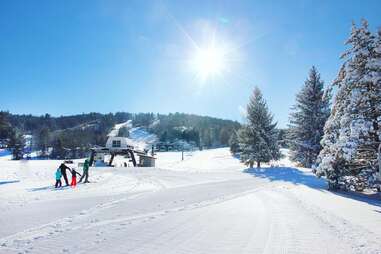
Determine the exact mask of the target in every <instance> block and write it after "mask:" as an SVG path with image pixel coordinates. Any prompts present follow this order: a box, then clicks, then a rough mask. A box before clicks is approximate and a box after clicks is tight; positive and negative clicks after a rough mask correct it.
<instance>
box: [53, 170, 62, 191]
mask: <svg viewBox="0 0 381 254" xmlns="http://www.w3.org/2000/svg"><path fill="white" fill-rule="evenodd" d="M61 176H62V174H61V169H60V168H57V171H56V184H55V187H56V188H58V187H62V182H61Z"/></svg>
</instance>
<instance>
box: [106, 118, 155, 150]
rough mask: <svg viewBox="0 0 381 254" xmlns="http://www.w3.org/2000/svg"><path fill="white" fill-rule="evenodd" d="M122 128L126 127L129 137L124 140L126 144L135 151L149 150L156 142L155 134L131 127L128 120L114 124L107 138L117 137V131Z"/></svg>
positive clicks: (130, 122)
mask: <svg viewBox="0 0 381 254" xmlns="http://www.w3.org/2000/svg"><path fill="white" fill-rule="evenodd" d="M123 127H126V128H128V130H129V134H130V136H129V138H126V139H127V143H128V144H129V145H130V146H133V147H134V148H135V149H137V150H144V149H150V148H151V146H152V145H153V144H154V143H155V142H156V141H157V136H156V135H155V134H152V133H149V132H148V131H146V130H145V129H144V128H142V127H132V121H131V120H128V121H126V122H124V123H119V124H116V125H115V126H114V128H112V130H111V131H110V132H109V134H108V135H107V136H108V137H116V136H118V134H119V130H120V129H121V128H123Z"/></svg>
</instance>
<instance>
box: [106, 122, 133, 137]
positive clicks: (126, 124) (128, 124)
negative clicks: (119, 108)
mask: <svg viewBox="0 0 381 254" xmlns="http://www.w3.org/2000/svg"><path fill="white" fill-rule="evenodd" d="M123 127H127V128H131V127H132V121H131V120H128V121H126V122H124V123H118V124H115V126H114V128H112V130H111V131H110V132H109V134H108V135H107V136H108V137H116V136H117V135H118V134H119V130H120V129H121V128H123Z"/></svg>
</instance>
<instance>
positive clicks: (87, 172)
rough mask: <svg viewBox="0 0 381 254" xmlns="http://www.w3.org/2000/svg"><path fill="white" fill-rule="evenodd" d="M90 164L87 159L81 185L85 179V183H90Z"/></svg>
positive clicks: (80, 180)
mask: <svg viewBox="0 0 381 254" xmlns="http://www.w3.org/2000/svg"><path fill="white" fill-rule="evenodd" d="M89 164H90V163H89V160H88V159H86V160H85V163H83V173H82V176H81V179H79V182H80V183H81V182H82V180H83V178H85V181H84V183H89V180H88V178H89V166H90V165H89Z"/></svg>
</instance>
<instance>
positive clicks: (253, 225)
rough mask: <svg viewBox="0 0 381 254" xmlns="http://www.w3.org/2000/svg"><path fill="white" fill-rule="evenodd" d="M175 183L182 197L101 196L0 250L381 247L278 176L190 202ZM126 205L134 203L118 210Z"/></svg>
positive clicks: (9, 239)
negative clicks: (144, 203) (143, 202)
mask: <svg viewBox="0 0 381 254" xmlns="http://www.w3.org/2000/svg"><path fill="white" fill-rule="evenodd" d="M242 183H243V184H244V183H246V182H242ZM216 186H218V187H219V188H224V184H218V185H216ZM226 187H232V186H228V185H227V186H225V188H226ZM173 191H176V188H175V189H173ZM181 191H182V192H183V193H182V195H179V196H178V197H183V199H181V198H177V199H175V200H172V199H171V200H167V201H168V202H167V203H168V204H172V205H168V204H166V205H163V204H162V202H160V200H161V201H162V199H161V198H162V197H161V198H159V199H157V200H159V201H155V198H153V199H150V200H151V201H152V202H153V203H154V204H152V207H153V208H155V209H151V210H150V211H148V210H147V211H142V210H139V209H138V208H136V207H129V206H126V202H127V201H128V200H130V199H134V198H136V199H139V198H141V197H144V196H145V194H136V196H130V197H129V198H120V199H115V200H112V201H110V202H105V203H103V204H99V205H96V206H94V207H92V208H89V209H87V210H83V211H81V212H80V213H79V214H77V215H75V216H71V217H67V218H64V219H61V220H58V221H54V222H52V223H49V224H46V225H43V226H40V227H36V228H32V229H29V230H25V231H23V232H19V233H17V234H14V235H11V236H8V237H5V238H2V239H0V246H1V247H0V248H2V251H4V253H8V252H9V253H29V252H30V253H49V252H51V250H54V249H59V250H61V251H62V252H64V253H65V252H66V253H69V252H71V253H89V252H91V253H104V252H109V253H166V254H168V253H176V254H177V253H277V254H278V253H372V254H373V253H380V252H379V251H378V250H377V245H376V244H377V240H378V239H374V240H375V241H374V242H369V241H368V242H366V240H365V239H373V238H372V237H371V236H369V235H366V234H369V232H366V230H363V229H359V228H358V227H355V226H353V225H351V224H350V223H349V222H348V221H344V220H343V219H341V218H338V217H335V215H333V214H329V213H327V212H326V211H320V210H319V208H318V207H313V206H312V205H311V204H307V203H306V202H304V201H303V200H300V199H298V198H297V197H296V196H295V195H294V194H293V193H292V192H290V191H289V190H288V188H285V187H284V186H283V185H280V184H271V183H267V184H265V185H262V186H259V187H257V188H251V189H249V190H246V191H237V192H236V193H234V190H233V191H232V193H233V194H226V195H220V196H218V195H217V196H214V197H213V198H211V199H210V198H209V199H204V200H201V201H196V202H193V201H191V202H188V203H187V201H186V199H187V196H188V195H192V194H194V193H192V192H188V191H187V188H182V189H181ZM215 191H217V192H218V191H220V190H219V189H218V188H217V189H216V190H215ZM159 194H160V193H159ZM151 195H153V196H154V195H155V193H153V194H151ZM207 197H208V196H207ZM168 198H170V197H168ZM155 202H157V203H155ZM126 209H130V210H132V211H130V213H127V214H128V215H124V214H125V211H126ZM134 209H136V211H134ZM351 232H353V233H351ZM363 234H365V236H364V238H361V235H363ZM364 241H365V242H364ZM72 242H74V243H75V244H74V245H71V244H70V243H72Z"/></svg>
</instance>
